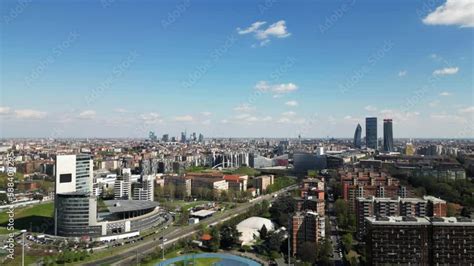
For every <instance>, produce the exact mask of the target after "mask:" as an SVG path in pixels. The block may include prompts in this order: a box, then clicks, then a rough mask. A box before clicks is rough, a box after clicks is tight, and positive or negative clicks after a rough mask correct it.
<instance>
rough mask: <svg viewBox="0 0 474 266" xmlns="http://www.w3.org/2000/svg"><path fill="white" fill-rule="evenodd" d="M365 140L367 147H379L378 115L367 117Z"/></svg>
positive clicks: (375, 148)
mask: <svg viewBox="0 0 474 266" xmlns="http://www.w3.org/2000/svg"><path fill="white" fill-rule="evenodd" d="M365 142H366V145H367V148H369V149H374V150H377V149H378V143H377V117H367V118H365Z"/></svg>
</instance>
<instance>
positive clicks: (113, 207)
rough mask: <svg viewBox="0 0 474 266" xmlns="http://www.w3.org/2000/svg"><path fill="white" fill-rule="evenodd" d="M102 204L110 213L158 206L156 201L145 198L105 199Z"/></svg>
mask: <svg viewBox="0 0 474 266" xmlns="http://www.w3.org/2000/svg"><path fill="white" fill-rule="evenodd" d="M104 204H105V206H107V209H108V210H109V212H111V213H118V212H130V211H140V210H146V209H151V208H156V207H158V206H159V203H158V202H154V201H147V200H105V201H104Z"/></svg>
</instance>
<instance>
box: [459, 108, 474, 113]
mask: <svg viewBox="0 0 474 266" xmlns="http://www.w3.org/2000/svg"><path fill="white" fill-rule="evenodd" d="M458 112H459V113H461V114H474V106H469V107H466V108H462V109H459V110H458Z"/></svg>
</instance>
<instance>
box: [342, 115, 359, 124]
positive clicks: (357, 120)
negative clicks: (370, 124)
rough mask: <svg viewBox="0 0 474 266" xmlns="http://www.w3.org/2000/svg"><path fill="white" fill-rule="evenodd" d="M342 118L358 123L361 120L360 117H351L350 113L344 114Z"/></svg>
mask: <svg viewBox="0 0 474 266" xmlns="http://www.w3.org/2000/svg"><path fill="white" fill-rule="evenodd" d="M344 120H346V121H349V122H350V123H351V124H353V123H358V122H360V121H361V119H360V118H356V117H352V116H351V115H346V116H344Z"/></svg>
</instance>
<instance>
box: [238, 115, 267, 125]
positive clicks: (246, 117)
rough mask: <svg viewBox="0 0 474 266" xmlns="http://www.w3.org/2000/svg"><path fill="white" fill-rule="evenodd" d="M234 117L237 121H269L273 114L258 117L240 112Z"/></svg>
mask: <svg viewBox="0 0 474 266" xmlns="http://www.w3.org/2000/svg"><path fill="white" fill-rule="evenodd" d="M234 119H235V122H238V123H241V122H268V121H272V119H273V118H272V117H271V116H265V117H257V116H254V115H250V114H246V113H244V114H239V115H236V116H234Z"/></svg>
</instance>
